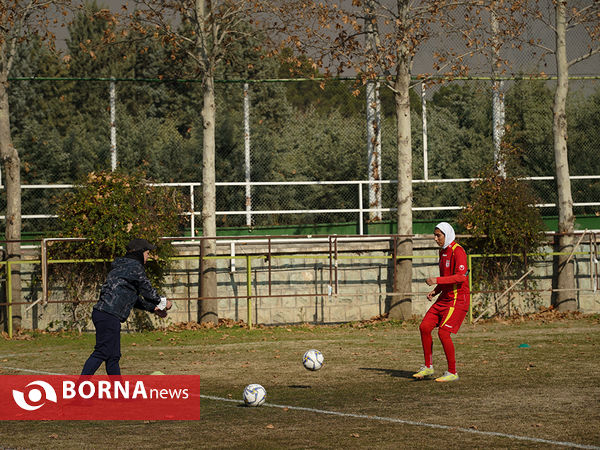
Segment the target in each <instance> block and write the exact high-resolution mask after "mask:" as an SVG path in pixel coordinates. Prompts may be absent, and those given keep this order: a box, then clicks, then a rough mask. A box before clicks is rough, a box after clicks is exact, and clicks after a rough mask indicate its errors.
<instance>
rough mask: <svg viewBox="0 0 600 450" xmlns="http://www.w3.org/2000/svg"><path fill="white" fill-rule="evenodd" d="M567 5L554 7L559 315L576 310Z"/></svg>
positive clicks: (557, 304) (564, 3) (561, 4)
mask: <svg viewBox="0 0 600 450" xmlns="http://www.w3.org/2000/svg"><path fill="white" fill-rule="evenodd" d="M566 7H567V6H566V1H565V0H560V1H559V2H557V4H556V67H557V74H558V79H557V85H556V92H555V95H554V107H553V114H554V122H553V134H554V161H555V164H556V186H557V189H558V231H559V233H560V235H559V237H558V251H559V252H560V253H567V254H566V255H560V256H558V261H557V265H556V267H557V270H558V273H557V274H555V276H556V278H557V287H558V292H557V293H556V295H554V296H553V299H552V300H553V304H554V306H555V307H557V308H558V310H560V311H566V310H575V309H577V302H576V298H575V292H576V291H575V277H574V268H573V266H574V261H573V258H571V260H570V261H569V262H567V259H568V258H569V254H570V252H571V251H572V250H573V235H572V234H571V233H573V229H574V222H575V217H574V216H573V198H572V196H571V181H570V179H569V161H568V154H567V115H566V105H567V93H568V90H569V78H568V76H569V67H568V63H567V50H566V18H565V17H566Z"/></svg>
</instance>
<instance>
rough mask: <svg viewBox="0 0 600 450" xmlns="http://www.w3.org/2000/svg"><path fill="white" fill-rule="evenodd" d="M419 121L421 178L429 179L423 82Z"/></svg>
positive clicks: (425, 104) (425, 102)
mask: <svg viewBox="0 0 600 450" xmlns="http://www.w3.org/2000/svg"><path fill="white" fill-rule="evenodd" d="M421 121H422V122H423V179H424V180H425V181H427V180H428V179H429V165H428V162H427V160H428V159H429V155H428V154H427V151H428V147H427V100H426V99H425V83H421Z"/></svg>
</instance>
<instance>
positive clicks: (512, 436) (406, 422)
mask: <svg viewBox="0 0 600 450" xmlns="http://www.w3.org/2000/svg"><path fill="white" fill-rule="evenodd" d="M200 398H206V399H209V400H218V401H224V402H231V403H243V402H241V401H240V400H233V399H230V398H222V397H214V396H212V395H200ZM262 406H263V407H264V406H266V407H270V408H281V409H284V408H287V409H292V410H296V411H308V412H314V413H318V414H328V415H331V416H341V417H352V418H354V419H368V420H379V421H381V422H393V423H401V424H404V425H415V426H419V427H427V428H437V429H441V430H451V431H459V432H461V433H472V434H481V435H484V436H495V437H504V438H507V439H514V440H519V441H529V442H539V443H542V444H551V445H562V446H565V447H574V448H588V449H596V450H600V447H596V446H594V445H583V444H576V443H574V442H566V441H551V440H548V439H541V438H535V437H529V436H518V435H515V434H507V433H498V432H495V431H480V430H475V429H472V428H461V427H452V426H449V425H437V424H434V423H426V422H415V421H413V420H404V419H397V418H394V417H381V416H368V415H366V414H352V413H343V412H338V411H326V410H322V409H314V408H304V407H302V406H288V405H275V404H273V403H264V404H263V405H262Z"/></svg>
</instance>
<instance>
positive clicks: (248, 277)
mask: <svg viewBox="0 0 600 450" xmlns="http://www.w3.org/2000/svg"><path fill="white" fill-rule="evenodd" d="M251 261H252V258H251V256H250V255H246V295H247V303H246V308H247V310H248V314H247V316H248V329H249V330H251V329H252V298H251V296H252V266H251V264H252V263H251Z"/></svg>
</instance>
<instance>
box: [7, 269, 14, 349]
mask: <svg viewBox="0 0 600 450" xmlns="http://www.w3.org/2000/svg"><path fill="white" fill-rule="evenodd" d="M11 263H12V261H6V286H7V287H6V290H7V293H6V301H7V302H8V308H7V313H8V338H9V339H12V337H13V321H12V276H11V273H12V267H11V266H12V264H11Z"/></svg>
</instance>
